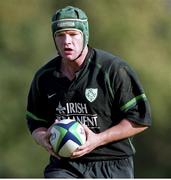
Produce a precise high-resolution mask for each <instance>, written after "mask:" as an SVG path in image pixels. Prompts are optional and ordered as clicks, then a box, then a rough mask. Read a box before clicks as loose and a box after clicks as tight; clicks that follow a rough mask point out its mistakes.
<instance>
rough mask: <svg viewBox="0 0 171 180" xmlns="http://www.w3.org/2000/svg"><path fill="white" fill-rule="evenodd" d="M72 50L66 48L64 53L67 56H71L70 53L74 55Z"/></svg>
mask: <svg viewBox="0 0 171 180" xmlns="http://www.w3.org/2000/svg"><path fill="white" fill-rule="evenodd" d="M72 51H73V50H72V49H71V48H64V52H65V53H66V54H70V53H72Z"/></svg>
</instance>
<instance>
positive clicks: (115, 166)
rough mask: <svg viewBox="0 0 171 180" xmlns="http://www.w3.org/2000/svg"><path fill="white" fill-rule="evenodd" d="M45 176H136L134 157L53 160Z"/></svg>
mask: <svg viewBox="0 0 171 180" xmlns="http://www.w3.org/2000/svg"><path fill="white" fill-rule="evenodd" d="M44 177H45V178H134V166H133V158H132V157H128V158H124V159H115V160H106V161H99V160H98V161H89V162H86V161H85V162H75V161H74V162H73V161H68V160H60V161H55V162H53V163H52V162H51V163H50V165H48V166H47V167H46V169H45V172H44Z"/></svg>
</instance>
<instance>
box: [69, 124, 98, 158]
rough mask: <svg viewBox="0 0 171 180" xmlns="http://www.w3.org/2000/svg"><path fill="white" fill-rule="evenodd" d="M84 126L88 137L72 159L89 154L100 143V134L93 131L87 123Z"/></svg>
mask: <svg viewBox="0 0 171 180" xmlns="http://www.w3.org/2000/svg"><path fill="white" fill-rule="evenodd" d="M82 126H83V127H84V130H85V133H86V137H87V139H86V142H85V144H84V145H82V146H79V147H78V148H77V150H76V151H74V152H73V154H72V156H71V159H74V158H78V157H81V156H83V155H85V154H88V153H90V152H91V151H92V150H94V149H95V148H96V147H98V146H99V145H100V135H99V134H96V133H94V132H93V131H91V130H90V129H89V128H88V127H87V126H86V125H82Z"/></svg>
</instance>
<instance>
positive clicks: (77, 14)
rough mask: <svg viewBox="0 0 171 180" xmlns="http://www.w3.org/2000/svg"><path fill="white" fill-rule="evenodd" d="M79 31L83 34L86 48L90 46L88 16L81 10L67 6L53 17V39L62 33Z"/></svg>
mask: <svg viewBox="0 0 171 180" xmlns="http://www.w3.org/2000/svg"><path fill="white" fill-rule="evenodd" d="M65 30H79V31H81V32H82V33H83V38H84V47H85V46H86V45H87V44H88V40H89V28H88V18H87V16H86V14H85V13H84V12H83V11H82V10H81V9H79V8H76V7H73V6H67V7H65V8H63V9H59V10H58V11H57V12H56V13H55V14H54V15H53V16H52V33H53V37H55V34H56V33H57V32H60V31H65Z"/></svg>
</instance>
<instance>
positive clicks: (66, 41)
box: [64, 34, 71, 44]
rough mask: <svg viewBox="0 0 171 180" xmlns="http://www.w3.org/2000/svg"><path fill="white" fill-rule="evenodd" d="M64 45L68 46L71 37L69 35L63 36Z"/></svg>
mask: <svg viewBox="0 0 171 180" xmlns="http://www.w3.org/2000/svg"><path fill="white" fill-rule="evenodd" d="M64 43H65V44H70V43H71V36H70V35H69V34H65V36H64Z"/></svg>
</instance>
